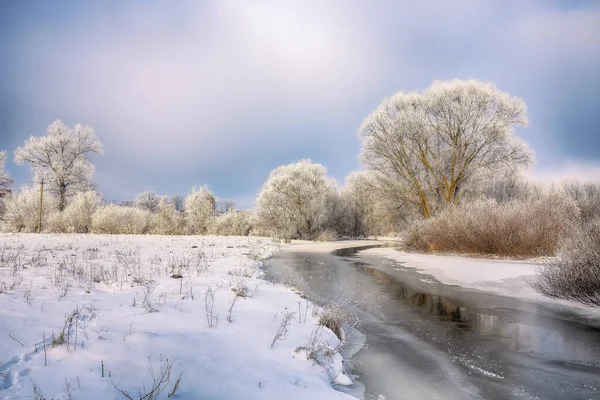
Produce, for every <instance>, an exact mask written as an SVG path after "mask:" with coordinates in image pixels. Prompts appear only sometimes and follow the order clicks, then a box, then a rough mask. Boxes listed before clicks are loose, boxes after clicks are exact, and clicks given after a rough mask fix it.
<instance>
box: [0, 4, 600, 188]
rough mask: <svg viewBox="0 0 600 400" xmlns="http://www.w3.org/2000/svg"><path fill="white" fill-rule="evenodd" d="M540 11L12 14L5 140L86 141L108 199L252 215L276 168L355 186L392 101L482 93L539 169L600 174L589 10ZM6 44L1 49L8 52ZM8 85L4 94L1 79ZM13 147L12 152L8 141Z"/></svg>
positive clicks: (272, 9)
mask: <svg viewBox="0 0 600 400" xmlns="http://www.w3.org/2000/svg"><path fill="white" fill-rule="evenodd" d="M557 4H558V3H550V2H547V1H528V2H513V3H511V4H510V6H507V5H506V3H505V2H503V1H487V2H481V1H478V0H464V1H456V2H435V3H430V2H419V3H413V2H410V3H409V2H371V3H369V2H352V1H341V0H340V1H327V2H307V1H286V2H274V1H252V2H239V1H225V2H219V3H217V2H196V1H189V2H176V3H173V2H167V1H165V2H160V1H157V2H125V3H123V2H115V3H112V2H99V3H81V2H74V3H72V4H67V3H64V4H63V6H62V7H61V6H60V5H55V4H54V5H40V7H29V8H27V7H26V5H24V6H23V9H22V10H20V11H19V12H18V13H17V12H12V13H8V12H7V13H6V14H5V15H8V16H6V17H5V19H6V21H4V20H2V21H3V22H6V23H5V24H4V25H3V28H0V29H3V35H2V39H0V57H2V58H3V59H5V60H9V62H8V63H7V64H5V65H3V66H2V65H0V73H2V78H3V80H2V87H1V89H2V92H0V95H3V97H4V96H7V97H8V98H9V99H10V101H7V100H6V98H2V99H0V100H2V101H0V103H1V104H3V105H4V104H6V107H7V109H9V110H10V111H3V112H2V114H1V115H0V117H1V118H2V119H3V121H2V123H1V124H0V125H1V126H2V127H3V128H6V129H5V131H7V132H11V133H10V135H13V137H11V139H10V141H6V142H3V140H5V139H3V138H1V137H0V145H3V143H9V144H10V145H11V146H12V145H13V143H20V142H22V141H23V140H25V138H26V136H28V135H30V134H35V133H36V132H38V134H41V133H42V132H43V131H44V129H45V126H46V125H47V124H49V123H50V122H51V121H53V120H54V119H56V118H61V119H63V120H64V121H65V122H66V123H68V124H70V125H72V124H74V123H77V122H82V123H86V124H90V125H92V126H93V127H94V128H95V130H96V132H97V134H98V136H99V137H100V139H101V140H102V141H103V143H104V145H105V148H106V156H105V157H104V158H102V159H97V160H96V165H97V174H96V178H97V180H98V182H99V183H100V187H101V188H102V190H104V191H106V192H107V193H111V194H112V195H111V196H116V197H130V193H136V192H138V191H142V190H146V189H154V190H157V191H159V192H171V193H174V192H185V191H187V190H189V188H191V187H192V186H193V185H201V184H204V183H208V184H209V185H211V186H212V187H213V189H215V190H216V191H217V194H219V195H223V196H224V197H237V198H246V199H247V198H249V197H250V196H252V195H253V194H254V193H255V192H256V190H257V188H258V186H260V184H261V183H262V182H263V180H264V179H265V178H266V177H267V175H268V173H269V171H270V170H271V169H272V168H274V167H276V166H277V165H280V164H285V163H289V162H293V161H296V160H298V159H301V158H312V159H313V160H315V161H316V162H322V163H324V164H325V165H326V166H327V168H328V170H329V171H330V173H331V174H332V175H333V176H334V177H335V178H336V179H337V180H338V181H340V182H343V180H344V176H345V175H346V174H348V173H349V172H351V170H352V169H355V168H357V166H358V163H357V160H356V156H357V152H358V149H359V144H358V139H357V138H356V130H357V128H358V127H359V126H360V123H361V122H362V120H363V118H364V117H366V116H367V115H368V113H369V112H371V111H372V110H373V109H374V108H375V107H376V106H377V105H378V104H379V102H380V101H381V100H382V98H383V97H385V96H391V95H393V94H394V93H395V92H397V91H398V90H405V91H408V90H422V89H424V88H425V87H426V86H428V85H429V84H430V83H431V81H433V80H435V79H452V78H476V79H483V80H491V81H494V82H496V83H497V85H498V87H499V88H500V89H502V90H506V91H509V92H511V93H513V94H516V95H519V96H521V97H523V98H524V99H525V101H526V102H527V103H528V105H529V108H530V120H531V125H530V127H528V128H526V129H524V130H519V131H518V133H519V135H521V136H523V137H524V138H525V139H526V140H528V141H529V142H531V144H532V147H533V148H534V149H535V150H536V152H537V155H538V159H539V160H540V166H539V168H540V169H547V170H552V169H553V168H555V167H556V165H557V164H558V163H559V162H560V161H561V160H562V159H577V158H582V159H586V160H587V162H593V161H594V160H600V154H598V150H597V149H598V148H600V142H598V140H600V139H597V136H596V132H597V131H598V129H600V119H598V118H599V117H597V116H595V115H596V114H597V113H596V111H595V108H594V107H596V105H597V104H598V102H600V97H599V96H600V75H599V74H600V72H598V71H600V68H598V67H599V66H600V32H598V30H599V29H600V28H599V27H600V6H599V5H597V4H596V3H591V4H580V5H577V6H572V5H571V3H569V4H568V5H567V6H565V5H563V4H558V5H557ZM4 33H5V34H4ZM4 78H6V79H4ZM16 135H18V136H19V138H18V139H15V138H14V137H15V136H16Z"/></svg>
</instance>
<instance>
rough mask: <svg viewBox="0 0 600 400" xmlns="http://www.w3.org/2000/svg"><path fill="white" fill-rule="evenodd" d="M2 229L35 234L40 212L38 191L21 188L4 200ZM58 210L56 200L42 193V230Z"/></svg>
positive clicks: (31, 188) (30, 188) (32, 188)
mask: <svg viewBox="0 0 600 400" xmlns="http://www.w3.org/2000/svg"><path fill="white" fill-rule="evenodd" d="M5 207H6V211H5V215H4V229H5V230H8V231H10V232H36V231H37V230H38V216H39V210H40V191H39V189H37V188H34V187H23V188H22V189H21V191H20V192H19V193H13V194H11V195H9V196H8V197H6V198H5ZM57 209H58V202H57V199H56V198H55V197H54V196H52V195H50V194H49V193H44V200H43V207H42V228H44V227H45V226H46V224H47V222H48V219H49V216H50V215H51V214H52V213H53V212H55V211H56V210H57Z"/></svg>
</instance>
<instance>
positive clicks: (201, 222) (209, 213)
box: [185, 186, 217, 235]
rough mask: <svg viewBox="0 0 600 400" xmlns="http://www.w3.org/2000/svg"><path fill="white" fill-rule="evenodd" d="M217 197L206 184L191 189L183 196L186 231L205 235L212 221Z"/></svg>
mask: <svg viewBox="0 0 600 400" xmlns="http://www.w3.org/2000/svg"><path fill="white" fill-rule="evenodd" d="M216 206H217V198H216V197H215V195H214V194H212V192H211V191H210V190H208V188H207V187H206V186H203V187H201V188H200V189H199V190H196V189H194V190H192V193H190V194H189V195H188V196H187V197H186V198H185V222H186V228H187V232H188V233H189V234H192V235H205V234H206V233H208V230H209V229H210V226H211V225H212V223H213V222H214V219H215V215H216Z"/></svg>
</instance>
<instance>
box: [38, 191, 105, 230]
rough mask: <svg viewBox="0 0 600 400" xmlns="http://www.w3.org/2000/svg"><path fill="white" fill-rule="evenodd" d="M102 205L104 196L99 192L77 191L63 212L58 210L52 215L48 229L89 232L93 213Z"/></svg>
mask: <svg viewBox="0 0 600 400" xmlns="http://www.w3.org/2000/svg"><path fill="white" fill-rule="evenodd" d="M101 205H102V198H101V197H100V195H99V194H98V193H96V192H94V191H88V192H85V193H77V194H76V195H75V197H74V198H73V200H72V201H71V202H70V203H69V204H68V205H67V207H66V208H65V210H64V211H63V212H60V211H57V212H55V213H53V214H52V215H50V217H49V219H48V225H47V229H46V230H47V231H49V232H58V233H88V232H90V231H91V229H92V215H93V214H94V213H95V212H96V210H97V209H98V208H99V207H100V206H101Z"/></svg>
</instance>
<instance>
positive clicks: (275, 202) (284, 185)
mask: <svg viewBox="0 0 600 400" xmlns="http://www.w3.org/2000/svg"><path fill="white" fill-rule="evenodd" d="M336 197H337V192H336V189H335V185H334V182H333V180H332V179H330V178H328V177H327V170H326V169H325V167H323V166H322V165H321V164H313V163H312V162H311V161H310V160H302V161H300V162H297V163H295V164H289V165H284V166H281V167H278V168H276V169H274V170H273V171H272V172H271V174H270V175H269V178H268V179H267V181H266V182H265V184H264V185H263V187H262V188H261V190H260V192H259V194H258V198H257V200H256V203H257V207H258V215H259V218H260V219H261V222H262V223H263V224H264V225H265V226H266V227H268V228H269V229H272V230H273V231H275V232H276V233H277V234H279V235H283V236H284V237H285V238H304V239H315V238H316V237H317V236H318V234H319V233H320V232H321V231H322V229H323V228H324V227H325V226H326V224H327V223H328V221H329V218H330V216H331V212H332V208H333V207H334V206H335V204H336Z"/></svg>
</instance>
